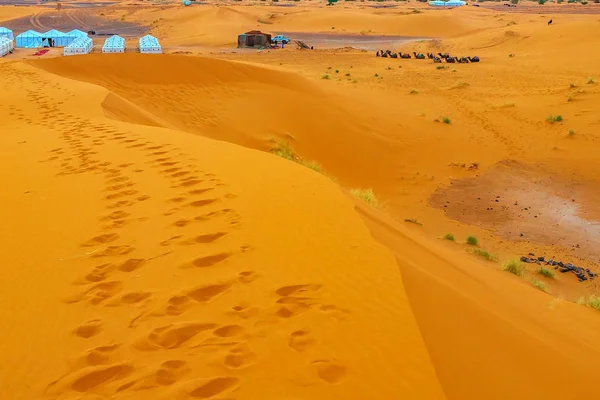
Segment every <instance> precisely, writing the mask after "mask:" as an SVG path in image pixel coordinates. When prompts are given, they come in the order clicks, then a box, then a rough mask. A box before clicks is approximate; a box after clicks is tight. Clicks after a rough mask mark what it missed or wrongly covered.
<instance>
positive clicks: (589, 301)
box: [577, 295, 600, 311]
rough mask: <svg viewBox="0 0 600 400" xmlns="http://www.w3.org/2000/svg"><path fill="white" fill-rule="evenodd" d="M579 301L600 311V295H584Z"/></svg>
mask: <svg viewBox="0 0 600 400" xmlns="http://www.w3.org/2000/svg"><path fill="white" fill-rule="evenodd" d="M577 303H579V304H581V305H584V306H587V307H591V308H593V309H595V310H598V311H600V297H598V296H595V295H591V296H589V297H582V298H580V299H579V301H577Z"/></svg>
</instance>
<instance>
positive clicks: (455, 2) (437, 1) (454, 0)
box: [429, 0, 466, 7]
mask: <svg viewBox="0 0 600 400" xmlns="http://www.w3.org/2000/svg"><path fill="white" fill-rule="evenodd" d="M465 4H466V2H464V1H460V0H449V1H441V0H433V1H430V2H429V5H430V6H433V7H460V6H464V5H465Z"/></svg>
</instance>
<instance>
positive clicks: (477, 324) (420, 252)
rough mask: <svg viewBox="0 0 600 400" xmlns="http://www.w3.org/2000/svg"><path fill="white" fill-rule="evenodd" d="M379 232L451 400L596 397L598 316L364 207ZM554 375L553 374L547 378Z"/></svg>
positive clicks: (370, 223)
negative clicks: (403, 285)
mask: <svg viewBox="0 0 600 400" xmlns="http://www.w3.org/2000/svg"><path fill="white" fill-rule="evenodd" d="M357 211H358V212H359V213H360V214H361V215H362V216H363V218H364V220H365V222H366V223H367V225H368V226H369V229H370V230H371V232H372V234H373V236H374V237H375V238H376V239H377V240H379V241H380V242H381V243H383V244H385V245H386V246H388V247H389V248H390V249H392V250H393V251H394V253H395V255H396V259H397V261H398V265H399V266H400V269H401V271H402V277H403V279H404V282H405V286H406V291H407V294H408V298H409V300H410V304H411V307H412V309H413V311H414V313H415V316H416V318H417V321H418V323H419V328H420V329H421V332H422V334H423V339H424V340H425V343H426V344H427V348H428V350H429V352H430V354H431V358H432V360H433V363H434V365H435V368H436V372H437V374H438V376H439V379H440V382H441V384H442V387H443V389H444V392H445V393H446V396H447V398H448V399H456V400H458V399H482V398H485V399H498V400H500V399H513V398H523V399H557V400H558V399H573V400H575V399H585V398H590V397H594V396H595V395H596V394H595V393H596V392H597V388H596V387H595V386H594V385H585V384H579V383H576V382H585V381H590V380H593V376H594V375H595V364H596V360H597V359H598V357H599V356H600V340H599V339H598V335H597V332H598V329H600V318H598V315H597V312H596V311H594V310H592V309H589V308H585V307H581V306H578V305H576V304H573V303H570V302H567V301H564V300H561V299H557V298H554V297H552V296H550V295H548V294H546V293H543V292H541V291H539V290H535V289H534V288H533V287H532V286H530V285H529V284H528V282H527V281H525V280H523V279H520V278H518V277H515V276H513V275H511V274H509V273H506V272H501V271H498V270H494V269H489V268H485V267H483V266H482V265H481V264H480V263H477V262H475V261H474V260H472V259H470V258H469V257H467V256H466V255H465V254H464V253H462V254H461V253H460V252H457V251H456V249H455V248H451V247H449V246H444V245H443V244H441V243H433V242H431V240H430V239H426V238H423V237H420V236H418V235H415V234H414V233H413V232H411V231H410V230H409V229H407V228H406V227H404V226H401V225H400V224H398V223H397V222H395V221H393V220H391V219H390V218H388V217H386V216H384V215H382V214H381V213H379V212H377V211H374V210H372V209H367V208H365V207H364V206H363V205H359V206H358V208H357ZM549 377H552V378H551V379H549Z"/></svg>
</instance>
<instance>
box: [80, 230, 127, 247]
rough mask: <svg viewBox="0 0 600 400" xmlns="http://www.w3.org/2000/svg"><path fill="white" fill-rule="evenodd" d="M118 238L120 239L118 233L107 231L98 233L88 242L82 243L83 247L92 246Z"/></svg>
mask: <svg viewBox="0 0 600 400" xmlns="http://www.w3.org/2000/svg"><path fill="white" fill-rule="evenodd" d="M117 239H119V235H118V234H117V233H105V234H102V235H98V236H95V237H93V238H91V239H90V240H88V241H87V242H85V243H84V244H82V245H81V246H82V247H92V246H97V245H99V244H105V243H110V242H114V241H115V240H117Z"/></svg>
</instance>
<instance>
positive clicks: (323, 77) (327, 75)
mask: <svg viewBox="0 0 600 400" xmlns="http://www.w3.org/2000/svg"><path fill="white" fill-rule="evenodd" d="M321 79H330V77H329V74H325V75H323V76H321Z"/></svg>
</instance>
